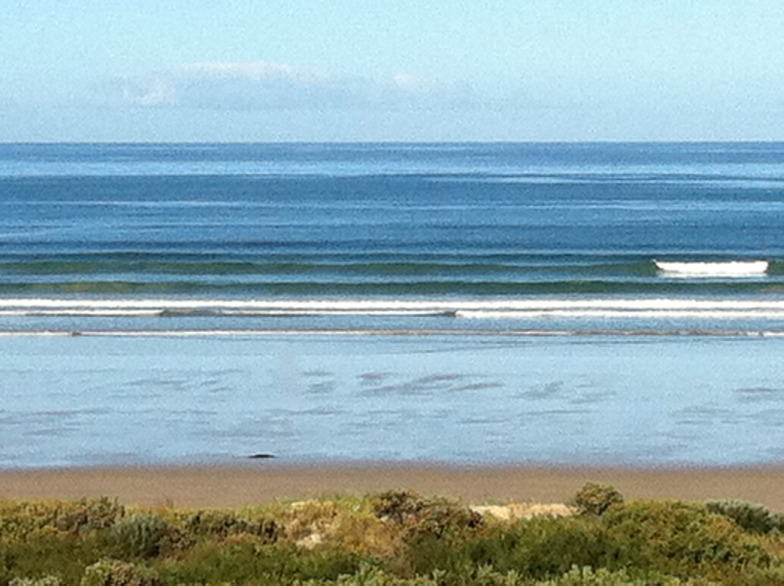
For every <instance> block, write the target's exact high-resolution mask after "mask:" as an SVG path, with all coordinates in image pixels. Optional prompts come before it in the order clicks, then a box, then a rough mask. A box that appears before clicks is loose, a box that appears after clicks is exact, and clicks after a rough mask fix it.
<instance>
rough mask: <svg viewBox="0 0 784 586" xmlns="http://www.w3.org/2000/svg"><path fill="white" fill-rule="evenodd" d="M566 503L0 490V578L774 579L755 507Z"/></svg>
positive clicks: (609, 492) (558, 584) (584, 494)
mask: <svg viewBox="0 0 784 586" xmlns="http://www.w3.org/2000/svg"><path fill="white" fill-rule="evenodd" d="M571 504H572V509H571V514H568V515H563V514H558V515H555V514H552V515H550V514H538V515H534V516H528V517H524V518H514V517H512V518H509V517H507V518H500V517H502V516H499V515H498V514H497V513H496V514H495V515H494V514H491V513H485V516H483V515H482V514H480V513H478V512H477V511H475V510H473V509H471V508H470V507H468V506H467V505H466V504H464V503H461V502H459V501H456V500H451V499H447V498H442V497H423V496H420V495H417V494H415V493H412V492H407V491H392V492H387V493H382V494H374V495H367V496H363V497H358V496H330V497H323V498H320V499H315V500H308V501H301V502H288V503H287V502H277V503H273V504H270V505H265V506H254V507H246V508H244V509H240V510H230V509H181V508H174V507H161V508H157V509H136V508H131V507H125V506H123V505H121V504H120V503H118V502H117V501H115V500H112V499H108V498H100V499H85V500H81V501H4V502H3V501H0V584H12V585H14V586H22V585H38V586H45V585H46V586H59V585H70V584H83V585H87V586H92V585H140V586H141V585H163V584H259V585H275V584H281V585H283V584H285V585H290V584H297V585H302V586H305V585H308V586H321V585H324V586H326V585H332V584H342V585H346V586H351V585H367V586H388V585H389V586H397V585H407V584H410V585H421V586H430V585H433V586H435V585H459V586H463V585H465V586H468V585H482V586H496V585H498V586H517V585H545V584H550V585H554V586H564V585H577V584H590V585H615V584H662V585H677V584H690V585H693V586H697V585H706V584H738V585H740V584H762V585H765V584H771V585H773V584H783V585H784V547H783V545H782V544H783V543H784V541H782V536H781V532H780V528H781V524H780V523H779V521H780V518H779V517H778V516H777V515H776V514H774V513H772V512H770V511H767V510H766V509H764V507H761V506H760V505H754V504H751V503H745V502H742V501H711V502H708V503H702V502H686V501H650V500H648V501H630V502H624V500H623V497H622V496H621V495H620V494H619V493H618V492H617V491H615V490H614V489H612V487H606V486H601V485H593V484H588V485H586V486H585V487H583V488H582V489H581V490H580V491H579V492H578V493H577V494H576V495H575V498H574V499H573V502H572V503H571ZM510 507H511V505H510ZM485 509H486V510H493V511H496V512H497V511H498V510H500V509H502V506H501V505H494V506H492V507H485ZM480 510H482V509H480ZM510 510H511V508H510ZM517 510H525V509H524V508H519V507H518V509H517ZM545 510H546V509H545Z"/></svg>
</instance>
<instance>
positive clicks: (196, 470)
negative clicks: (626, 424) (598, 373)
mask: <svg viewBox="0 0 784 586" xmlns="http://www.w3.org/2000/svg"><path fill="white" fill-rule="evenodd" d="M587 481H594V482H602V483H609V484H613V485H614V486H615V487H616V488H617V489H618V490H620V491H621V493H623V495H624V496H625V497H626V498H627V499H633V498H680V499H697V500H699V499H709V498H739V499H744V500H748V501H751V502H757V503H762V504H764V505H766V506H767V507H769V508H771V509H774V510H778V511H784V491H783V490H782V489H781V487H782V486H784V465H776V466H764V467H748V468H742V467H736V468H655V469H635V468H606V467H605V468H558V467H551V468H547V467H511V466H509V467H483V466H472V467H457V466H439V465H407V464H406V465H403V464H396V465H395V464H364V465H358V464H351V465H346V466H322V465H319V466H290V465H281V464H279V463H276V462H270V461H263V462H253V463H252V464H243V465H240V466H231V467H219V466H213V467H210V466H205V467H181V468H177V467H168V468H155V467H149V468H148V467H124V468H84V469H73V468H68V469H54V470H4V471H0V499H19V498H26V499H27V498H29V499H78V498H81V497H94V496H109V497H116V498H118V499H119V500H120V501H121V502H122V503H124V504H127V505H142V506H153V507H165V506H181V507H208V506H214V507H240V506H244V505H250V504H254V503H266V502H270V501H274V500H288V499H303V498H310V497H318V496H326V495H334V494H365V493H371V492H378V491H383V490H388V489H402V488H406V489H411V490H416V491H417V492H420V493H423V494H438V495H444V496H453V497H459V498H461V499H464V500H466V501H469V502H473V503H480V502H485V501H491V502H495V501H507V500H508V501H522V502H538V503H553V502H564V501H566V500H568V499H569V498H570V497H571V496H572V495H573V494H574V493H575V492H576V491H577V490H578V489H579V488H580V486H582V485H583V484H584V483H585V482H587Z"/></svg>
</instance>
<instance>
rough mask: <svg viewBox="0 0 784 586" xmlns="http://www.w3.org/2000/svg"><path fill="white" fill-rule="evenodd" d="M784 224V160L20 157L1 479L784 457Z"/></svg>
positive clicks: (676, 147) (0, 310)
mask: <svg viewBox="0 0 784 586" xmlns="http://www.w3.org/2000/svg"><path fill="white" fill-rule="evenodd" d="M783 229H784V143H662V144H642V143H629V144H612V143H590V144H585V143H575V144H534V143H531V144H528V143H522V144H510V143H499V144H236V145H232V144H183V145H169V144H166V145H164V144H122V145H119V144H116V145H113V144H94V145H93V144H41V145H35V144H24V145H16V144H0V467H50V466H72V465H103V464H136V463H167V464H168V463H174V464H190V463H200V462H205V461H210V462H212V461H217V462H235V461H236V462H239V461H242V460H243V459H244V458H246V456H248V455H250V454H253V453H274V454H275V455H276V456H277V457H278V458H280V459H281V460H285V461H291V462H302V461H317V462H327V461H329V462H338V461H345V460H379V459H381V460H392V461H439V462H446V463H521V464H523V463H551V464H594V463H596V464H607V463H617V464H632V465H633V464H639V465H651V464H739V463H740V464H755V463H763V462H772V461H778V460H780V459H781V457H782V449H784V369H783V368H782V367H781V366H779V364H780V363H781V360H780V358H779V357H780V356H781V355H782V350H784V232H783ZM657 263H658V264H657ZM667 263H671V264H667ZM672 263H675V264H672ZM754 263H756V264H754ZM673 267H674V268H673ZM760 267H761V268H760Z"/></svg>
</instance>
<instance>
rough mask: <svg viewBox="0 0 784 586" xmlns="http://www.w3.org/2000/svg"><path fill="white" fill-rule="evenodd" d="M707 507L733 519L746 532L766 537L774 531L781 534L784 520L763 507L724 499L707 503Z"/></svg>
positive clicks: (713, 511) (712, 511)
mask: <svg viewBox="0 0 784 586" xmlns="http://www.w3.org/2000/svg"><path fill="white" fill-rule="evenodd" d="M705 507H706V508H707V509H708V510H709V511H710V512H711V513H716V514H717V515H723V516H725V517H727V518H728V519H732V520H733V521H735V523H737V524H738V525H739V526H740V527H741V528H743V530H744V531H747V532H749V533H755V534H757V535H764V534H766V533H771V532H772V531H779V532H781V530H782V529H784V520H782V518H781V515H778V514H775V513H772V512H770V511H769V510H768V509H766V508H765V507H764V506H763V505H759V504H756V503H749V502H746V501H741V500H734V499H724V500H712V501H706V502H705Z"/></svg>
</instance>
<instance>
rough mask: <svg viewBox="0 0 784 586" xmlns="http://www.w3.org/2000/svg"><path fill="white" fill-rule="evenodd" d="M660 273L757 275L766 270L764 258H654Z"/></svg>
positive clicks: (693, 275) (696, 275) (680, 275)
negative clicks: (718, 259) (705, 260)
mask: <svg viewBox="0 0 784 586" xmlns="http://www.w3.org/2000/svg"><path fill="white" fill-rule="evenodd" d="M653 263H654V264H655V265H656V268H657V269H659V271H660V272H661V273H664V274H665V275H667V276H672V277H758V276H760V275H764V274H765V273H767V272H768V265H769V264H770V263H768V261H766V260H733V261H726V262H676V261H663V260H654V261H653Z"/></svg>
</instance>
